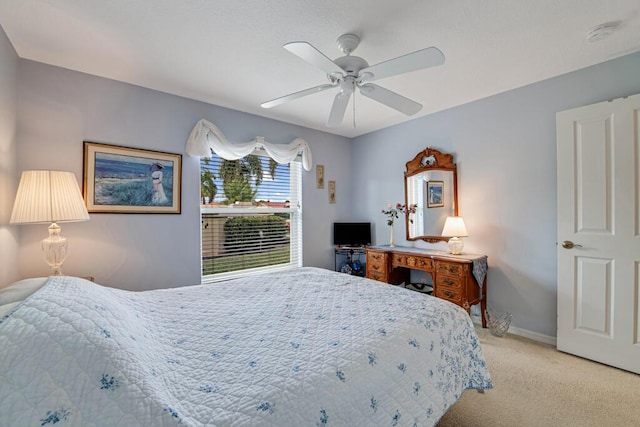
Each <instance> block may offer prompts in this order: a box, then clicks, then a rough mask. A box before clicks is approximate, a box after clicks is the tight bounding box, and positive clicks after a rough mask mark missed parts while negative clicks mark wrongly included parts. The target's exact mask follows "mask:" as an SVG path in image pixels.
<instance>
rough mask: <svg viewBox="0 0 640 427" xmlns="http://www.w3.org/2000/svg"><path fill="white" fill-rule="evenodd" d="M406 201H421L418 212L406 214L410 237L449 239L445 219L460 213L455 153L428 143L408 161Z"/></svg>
mask: <svg viewBox="0 0 640 427" xmlns="http://www.w3.org/2000/svg"><path fill="white" fill-rule="evenodd" d="M404 202H405V204H406V205H407V206H409V205H412V204H416V205H418V207H417V209H416V213H414V214H406V215H405V216H406V218H405V224H406V236H407V240H424V241H425V242H430V243H435V242H438V241H442V240H448V237H442V236H441V233H442V228H443V227H444V222H445V219H446V218H447V217H448V216H458V175H457V167H456V164H455V163H454V162H453V155H452V154H447V153H442V152H440V151H438V150H436V149H433V148H429V147H427V148H425V149H424V150H423V151H421V152H419V153H418V154H417V155H416V156H415V157H414V158H413V160H410V161H408V162H407V164H406V169H405V172H404ZM411 220H413V221H411Z"/></svg>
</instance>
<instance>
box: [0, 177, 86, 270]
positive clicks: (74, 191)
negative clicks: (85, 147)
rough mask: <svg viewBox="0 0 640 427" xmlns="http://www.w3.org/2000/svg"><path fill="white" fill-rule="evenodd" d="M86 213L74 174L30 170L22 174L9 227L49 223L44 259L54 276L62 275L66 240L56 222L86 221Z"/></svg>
mask: <svg viewBox="0 0 640 427" xmlns="http://www.w3.org/2000/svg"><path fill="white" fill-rule="evenodd" d="M88 219H89V213H88V212H87V208H86V206H85V204H84V200H83V199H82V194H81V193H80V188H79V187H78V182H77V181H76V177H75V175H74V174H73V172H64V171H48V170H31V171H24V172H22V177H21V178H20V184H19V185H18V193H17V194H16V201H15V203H14V205H13V210H12V211H11V219H10V220H9V222H10V223H11V224H42V223H51V225H50V226H49V237H47V238H46V239H44V240H42V252H43V253H44V259H45V261H46V262H47V264H49V266H50V267H51V269H52V274H53V275H54V276H57V275H61V274H62V270H61V268H62V263H63V262H64V259H65V257H66V256H67V239H66V238H65V237H62V236H61V235H60V226H59V225H58V224H57V223H58V222H77V221H87V220H88Z"/></svg>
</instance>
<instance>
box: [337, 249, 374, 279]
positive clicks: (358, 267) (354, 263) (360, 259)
mask: <svg viewBox="0 0 640 427" xmlns="http://www.w3.org/2000/svg"><path fill="white" fill-rule="evenodd" d="M366 254H367V247H366V246H336V247H335V248H334V265H333V267H334V268H333V269H334V270H335V271H340V272H343V273H347V274H351V275H354V276H361V277H364V275H365V273H366V270H367V269H366V268H365V260H366ZM338 261H340V263H338Z"/></svg>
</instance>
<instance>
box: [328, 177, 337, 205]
mask: <svg viewBox="0 0 640 427" xmlns="http://www.w3.org/2000/svg"><path fill="white" fill-rule="evenodd" d="M335 202H336V182H335V181H329V203H335Z"/></svg>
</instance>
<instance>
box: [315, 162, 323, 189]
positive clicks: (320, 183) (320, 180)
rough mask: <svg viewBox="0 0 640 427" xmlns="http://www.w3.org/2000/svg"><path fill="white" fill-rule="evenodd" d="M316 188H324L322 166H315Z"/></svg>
mask: <svg viewBox="0 0 640 427" xmlns="http://www.w3.org/2000/svg"><path fill="white" fill-rule="evenodd" d="M316 187H317V188H324V166H323V165H316Z"/></svg>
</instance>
